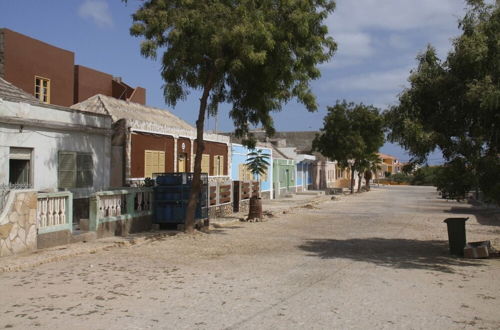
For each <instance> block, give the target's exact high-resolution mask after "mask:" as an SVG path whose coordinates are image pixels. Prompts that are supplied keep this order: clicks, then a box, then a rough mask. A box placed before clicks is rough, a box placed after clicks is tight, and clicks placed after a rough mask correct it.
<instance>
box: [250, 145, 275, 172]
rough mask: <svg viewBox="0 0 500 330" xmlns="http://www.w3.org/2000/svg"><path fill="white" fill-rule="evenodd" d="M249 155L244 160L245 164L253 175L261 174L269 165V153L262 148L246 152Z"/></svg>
mask: <svg viewBox="0 0 500 330" xmlns="http://www.w3.org/2000/svg"><path fill="white" fill-rule="evenodd" d="M248 155H249V156H250V157H249V158H248V159H247V161H246V163H245V164H246V166H247V167H248V169H249V170H250V171H251V172H252V174H253V175H263V174H265V173H266V171H267V168H268V167H269V165H270V164H269V161H268V160H269V155H268V154H265V153H263V151H262V150H253V151H252V152H250V153H249V154H248Z"/></svg>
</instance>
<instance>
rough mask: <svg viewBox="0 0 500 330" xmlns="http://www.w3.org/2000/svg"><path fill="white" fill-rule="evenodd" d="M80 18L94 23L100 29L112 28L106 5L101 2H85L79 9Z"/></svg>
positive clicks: (111, 20) (111, 19) (98, 0)
mask: <svg viewBox="0 0 500 330" xmlns="http://www.w3.org/2000/svg"><path fill="white" fill-rule="evenodd" d="M78 14H79V15H80V17H83V18H86V19H90V20H92V21H94V23H95V24H97V25H98V26H100V27H107V26H113V18H112V17H111V13H110V11H109V6H108V3H107V2H105V1H103V0H86V1H85V2H84V3H83V4H82V5H81V6H80V7H79V8H78Z"/></svg>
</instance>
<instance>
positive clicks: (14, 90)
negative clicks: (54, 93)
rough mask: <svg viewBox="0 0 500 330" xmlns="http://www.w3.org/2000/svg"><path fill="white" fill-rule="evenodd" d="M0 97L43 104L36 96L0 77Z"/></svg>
mask: <svg viewBox="0 0 500 330" xmlns="http://www.w3.org/2000/svg"><path fill="white" fill-rule="evenodd" d="M0 98H2V99H4V100H8V101H13V102H23V103H29V104H34V105H44V103H42V102H40V101H39V100H38V99H37V98H36V97H34V96H33V95H31V94H28V93H26V92H25V91H23V90H22V89H20V88H18V87H16V86H14V85H12V84H11V83H10V82H8V81H7V80H5V79H3V78H0Z"/></svg>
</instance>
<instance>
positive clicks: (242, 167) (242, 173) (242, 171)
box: [238, 164, 247, 181]
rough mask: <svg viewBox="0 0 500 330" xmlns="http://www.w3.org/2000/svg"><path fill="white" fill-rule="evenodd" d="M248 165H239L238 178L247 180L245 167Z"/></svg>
mask: <svg viewBox="0 0 500 330" xmlns="http://www.w3.org/2000/svg"><path fill="white" fill-rule="evenodd" d="M246 168H247V166H246V165H245V164H240V165H239V166H238V180H240V181H245V169H246Z"/></svg>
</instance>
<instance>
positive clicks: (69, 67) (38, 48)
mask: <svg viewBox="0 0 500 330" xmlns="http://www.w3.org/2000/svg"><path fill="white" fill-rule="evenodd" d="M0 77H1V78H3V79H5V80H7V81H9V82H10V83H12V84H13V85H14V86H17V87H19V88H21V89H23V90H24V91H26V92H27V93H29V94H32V95H34V96H35V97H36V98H38V99H39V100H40V101H41V102H43V103H48V104H55V105H61V106H71V105H72V104H75V103H78V102H81V101H83V100H85V99H87V98H89V97H91V96H93V95H96V94H103V95H107V96H111V97H114V98H117V99H121V100H127V101H132V102H136V103H141V104H145V103H146V90H145V89H144V88H141V87H137V88H132V87H130V86H129V85H127V84H126V83H124V82H123V81H122V80H121V79H120V78H114V77H113V76H111V75H109V74H107V73H103V72H99V71H96V70H94V69H90V68H87V67H84V66H81V65H75V54H74V53H73V52H71V51H68V50H64V49H61V48H58V47H55V46H52V45H49V44H47V43H44V42H42V41H39V40H36V39H33V38H30V37H28V36H25V35H23V34H20V33H17V32H14V31H12V30H9V29H5V28H3V29H0Z"/></svg>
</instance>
